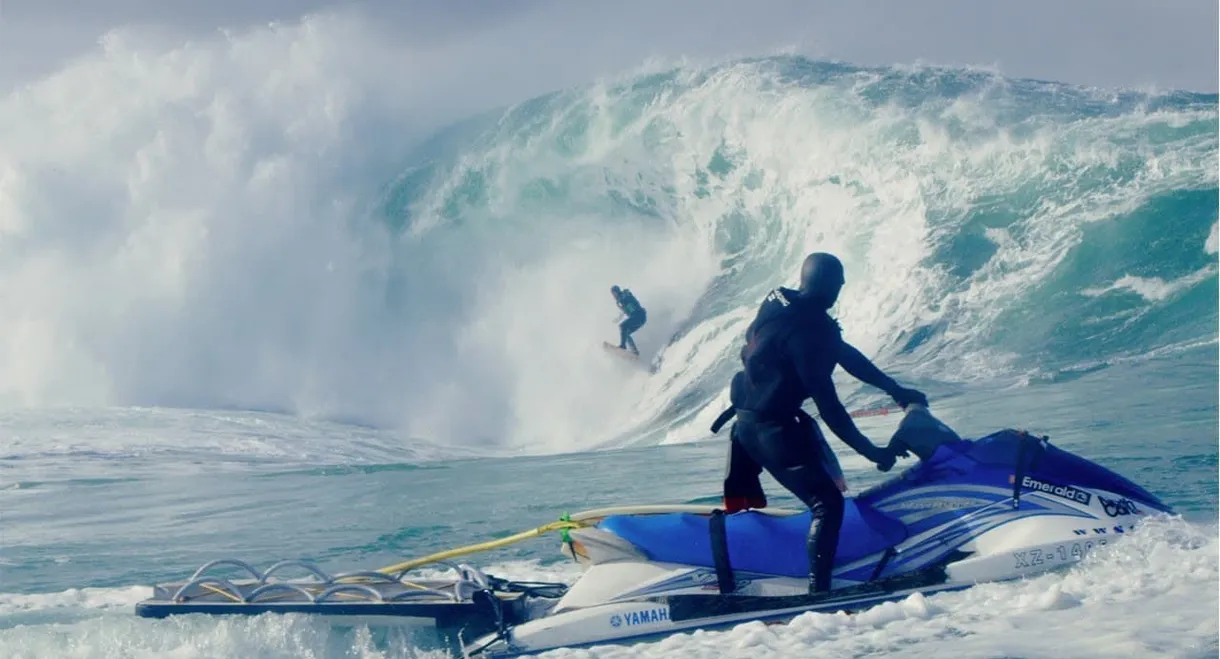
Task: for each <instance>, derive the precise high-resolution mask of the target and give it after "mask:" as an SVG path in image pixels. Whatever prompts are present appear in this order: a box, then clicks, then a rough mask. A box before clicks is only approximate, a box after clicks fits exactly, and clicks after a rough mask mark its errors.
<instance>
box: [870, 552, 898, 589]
mask: <svg viewBox="0 0 1220 659" xmlns="http://www.w3.org/2000/svg"><path fill="white" fill-rule="evenodd" d="M897 555H898V552H897V551H895V550H894V548H893V547H887V548H886V549H885V554H883V555H882V556H881V560H879V561H877V567H876V569H874V570H873V576H871V577H869V578H868V580H869V581H876V580H877V577H879V576H881V573H882V572H884V571H885V566H887V565H889V564H890V561H891V560H893V558H894V557H895V556H897Z"/></svg>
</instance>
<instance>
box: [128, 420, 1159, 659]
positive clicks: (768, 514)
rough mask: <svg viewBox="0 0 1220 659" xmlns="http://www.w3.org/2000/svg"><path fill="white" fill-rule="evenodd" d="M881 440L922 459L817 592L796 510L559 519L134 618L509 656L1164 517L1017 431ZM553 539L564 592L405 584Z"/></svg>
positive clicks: (994, 577) (843, 539)
mask: <svg viewBox="0 0 1220 659" xmlns="http://www.w3.org/2000/svg"><path fill="white" fill-rule="evenodd" d="M890 444H891V447H894V448H904V449H907V450H909V451H910V452H911V453H913V454H914V455H916V456H917V457H918V458H919V462H918V463H916V464H915V465H914V466H912V467H910V468H908V469H907V470H906V471H905V472H903V473H902V474H901V475H898V476H895V477H894V478H891V479H889V480H888V481H886V482H884V483H881V484H879V485H877V486H875V487H873V488H871V489H869V490H867V491H865V492H863V493H861V494H859V495H857V496H855V497H851V498H849V499H847V507H846V514H845V518H844V522H843V529H842V532H841V534H840V541H839V548H838V554H837V556H836V559H835V565H836V567H835V570H834V583H833V586H834V587H833V589H832V590H831V591H829V592H826V593H820V594H817V595H810V594H808V593H807V588H808V582H809V576H808V559H807V554H806V536H807V534H808V530H809V521H810V519H809V518H810V513H809V512H808V511H792V510H772V509H763V510H750V511H744V512H738V513H734V514H728V515H726V514H723V513H722V512H721V511H719V510H716V509H713V508H712V507H710V506H647V507H642V508H634V509H610V510H602V511H590V512H587V513H581V514H577V515H572V516H571V517H570V518H565V519H564V520H562V521H561V522H557V523H555V524H551V525H547V526H546V527H540V528H539V529H534V530H532V531H526V532H523V533H521V534H518V535H517V536H513V537H511V538H504V539H500V540H496V541H492V542H489V543H484V544H482V545H476V546H474V547H471V548H465V549H462V550H454V551H450V552H444V553H442V554H439V555H434V556H433V557H425V558H424V559H418V560H416V561H409V562H407V563H402V564H399V565H398V566H391V567H390V568H383V569H382V570H380V571H378V572H376V573H362V574H357V575H350V576H347V577H343V578H338V577H326V575H325V574H324V573H321V572H320V571H318V572H317V573H315V574H321V575H322V577H325V578H326V579H327V580H328V581H324V582H323V583H318V581H319V579H321V577H318V578H315V579H314V580H313V582H309V583H305V584H301V583H296V584H292V583H289V584H278V583H276V584H273V583H270V582H269V581H268V580H267V579H266V578H265V577H264V578H262V579H261V580H258V579H256V580H254V581H252V582H247V583H244V584H239V583H233V582H229V581H225V580H223V579H207V578H204V579H203V581H204V582H205V583H203V584H202V586H206V588H204V587H201V586H200V584H199V583H198V582H199V581H200V578H199V577H200V575H199V574H196V578H195V579H193V580H191V581H188V582H187V583H183V584H170V585H166V586H158V587H157V589H156V592H155V594H154V597H153V598H152V599H150V600H146V601H144V602H141V603H140V604H139V605H137V613H138V614H139V615H142V616H145V617H164V616H167V615H173V614H176V613H189V612H193V613H200V612H206V613H239V614H257V613H264V612H274V611H281V612H294V613H314V614H319V615H329V616H334V617H339V618H344V617H348V616H359V618H360V619H361V620H366V619H369V618H370V617H378V618H381V619H383V620H384V619H385V618H387V617H388V618H395V617H398V618H401V619H404V620H405V619H408V618H410V619H414V620H419V619H425V620H430V621H433V622H435V624H436V625H437V626H438V628H443V629H444V630H448V631H449V632H451V634H450V638H451V639H454V642H455V643H456V644H458V645H459V646H460V647H461V649H462V651H463V652H464V654H466V656H471V657H474V656H478V657H510V656H518V655H522V654H532V653H536V652H541V651H545V650H549V649H554V648H560V647H568V648H571V647H581V646H589V645H596V644H603V643H626V642H634V641H639V640H646V639H651V638H656V637H660V636H664V635H668V634H673V633H676V632H682V631H689V630H694V629H708V628H715V627H723V626H729V625H735V624H738V623H742V622H747V621H753V620H764V621H783V620H787V619H790V618H792V617H795V616H797V615H799V614H801V613H804V612H808V611H816V612H835V611H857V610H861V609H865V608H868V607H870V606H873V605H875V604H879V603H882V602H885V601H892V600H899V599H903V598H906V597H908V596H909V595H911V594H914V593H924V594H931V593H937V592H944V591H950V590H959V589H963V588H968V587H970V586H973V585H975V584H977V583H982V582H992V581H1004V580H1009V579H1015V578H1020V577H1025V576H1030V575H1035V574H1038V573H1042V572H1046V571H1049V570H1054V569H1059V568H1064V567H1067V566H1071V565H1073V564H1075V563H1076V562H1078V561H1079V560H1080V559H1081V558H1083V557H1084V555H1085V554H1087V553H1088V552H1089V550H1091V549H1093V548H1094V547H1097V546H1099V545H1104V544H1107V543H1108V542H1112V541H1114V540H1115V539H1116V538H1117V537H1119V536H1121V535H1122V534H1124V533H1125V532H1127V531H1129V530H1130V529H1131V528H1132V526H1133V525H1134V524H1135V523H1137V522H1138V521H1139V520H1140V519H1141V517H1143V516H1145V515H1148V514H1153V513H1165V514H1172V510H1170V508H1169V507H1168V506H1166V505H1165V504H1164V503H1162V502H1161V501H1160V500H1159V499H1158V498H1157V497H1156V496H1154V495H1152V494H1151V493H1149V492H1147V491H1146V490H1144V489H1143V488H1141V487H1140V486H1138V485H1136V484H1134V483H1132V482H1131V481H1129V480H1127V479H1125V478H1123V477H1122V476H1119V475H1118V474H1115V473H1114V472H1112V471H1110V470H1108V469H1106V468H1104V467H1101V466H1099V465H1097V464H1095V463H1093V462H1090V461H1088V460H1086V459H1084V458H1081V457H1078V456H1076V455H1074V454H1072V453H1069V452H1067V451H1064V450H1063V449H1060V448H1058V447H1056V446H1052V445H1051V444H1050V443H1049V441H1048V440H1047V439H1046V438H1039V437H1034V436H1032V435H1029V434H1027V433H1025V432H1019V431H1015V430H1002V431H999V432H995V433H993V434H991V435H988V436H986V437H982V438H979V439H975V440H969V439H962V438H960V437H959V436H958V435H957V434H956V433H955V432H954V431H953V430H951V429H950V428H948V427H947V426H945V425H944V424H943V423H941V422H940V421H938V420H936V419H935V418H934V417H933V416H932V415H931V414H930V413H929V412H928V411H927V410H926V409H924V408H922V407H918V406H911V407H910V408H908V410H907V412H906V415H905V417H904V418H903V421H902V423H901V424H900V425H899V427H898V430H897V431H896V432H895V434H894V436H893V437H892V438H891V440H890ZM551 530H562V531H564V532H565V534H566V535H565V538H564V543H563V545H562V550H563V551H564V553H566V554H568V555H569V556H572V557H573V558H575V559H577V560H579V561H580V562H581V563H582V565H583V566H584V568H585V569H584V571H583V573H582V575H581V576H580V578H579V579H578V580H577V581H576V582H575V583H574V584H572V585H571V586H570V587H568V586H565V585H563V584H521V583H515V582H510V581H506V580H503V579H498V578H496V577H491V576H488V575H485V574H483V573H482V572H480V571H478V570H477V569H475V568H471V567H469V566H464V565H463V566H458V567H457V569H458V575H459V576H458V578H456V579H454V580H452V581H451V582H447V583H440V582H435V581H434V582H429V583H427V584H426V588H423V587H421V586H422V585H423V584H419V583H413V582H410V581H407V578H406V576H405V575H406V573H407V571H408V570H409V569H411V568H415V567H418V566H420V565H424V564H430V563H436V562H438V561H440V560H441V559H448V558H451V557H453V556H454V555H457V554H460V553H472V552H473V551H478V550H484V549H489V548H494V547H497V546H503V545H504V544H507V543H509V542H514V541H517V540H520V539H524V538H526V537H536V536H537V535H539V534H541V533H542V532H545V531H551ZM251 572H252V573H253V574H255V575H256V576H259V574H258V573H257V571H254V570H252V569H251ZM378 575H379V576H378ZM374 576H376V578H373V577H374ZM192 582H195V583H194V585H192ZM404 584H406V585H404ZM260 589H262V590H261V591H260ZM322 593H328V594H326V595H324V596H323V595H322ZM272 594H274V595H275V597H274V598H269V597H266V595H272ZM258 595H263V597H261V598H260V597H259V596H258ZM339 595H342V596H343V597H342V598H340V597H338V596H339ZM353 598H355V599H353Z"/></svg>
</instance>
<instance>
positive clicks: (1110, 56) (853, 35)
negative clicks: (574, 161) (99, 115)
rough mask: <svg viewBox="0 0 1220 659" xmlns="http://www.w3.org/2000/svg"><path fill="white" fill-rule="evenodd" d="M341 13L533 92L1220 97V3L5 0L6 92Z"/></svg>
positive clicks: (0, 64) (0, 50) (1, 47)
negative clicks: (694, 80)
mask: <svg viewBox="0 0 1220 659" xmlns="http://www.w3.org/2000/svg"><path fill="white" fill-rule="evenodd" d="M336 8H341V9H345V10H349V11H353V10H354V11H361V12H363V13H365V14H366V15H369V16H373V17H375V18H376V19H377V24H378V25H380V26H385V27H390V28H391V29H393V30H394V32H395V34H396V38H400V39H402V40H404V41H407V42H410V43H412V44H413V45H416V46H419V47H426V46H428V45H431V44H436V45H438V46H440V45H443V46H445V47H446V49H447V51H448V52H462V49H465V48H467V47H469V49H470V51H471V52H472V55H471V57H470V64H469V66H470V67H473V68H471V70H472V71H474V70H475V69H477V68H478V67H479V66H480V64H478V62H480V61H484V62H486V66H492V64H493V62H490V61H488V59H489V57H488V55H487V54H488V53H494V54H495V55H493V56H492V59H495V60H496V61H495V62H494V64H495V66H499V67H509V66H520V67H523V68H528V69H530V70H531V72H532V73H533V74H534V75H533V76H532V78H531V80H530V83H531V84H530V86H531V87H535V88H536V89H531V90H529V91H530V92H531V93H533V92H537V91H540V90H545V89H549V88H554V87H558V86H566V85H571V84H578V83H580V82H584V81H586V80H588V79H590V78H592V77H594V76H596V75H599V74H606V73H612V72H614V71H617V70H622V69H625V68H629V67H633V66H635V65H638V64H639V63H641V62H642V61H644V60H645V59H647V58H649V57H650V56H662V57H664V56H679V55H689V56H694V57H723V56H735V55H760V54H768V53H770V52H774V51H776V50H779V49H783V48H788V49H792V50H795V51H797V52H801V53H805V54H809V55H812V56H819V57H828V58H835V59H840V60H846V61H849V62H853V63H857V64H864V65H876V64H894V63H914V62H919V61H922V62H928V63H933V64H971V65H979V66H986V67H994V68H998V69H999V70H1000V71H1001V72H1003V73H1005V74H1007V75H1012V76H1018V77H1034V78H1041V79H1050V80H1060V81H1065V82H1074V83H1081V84H1087V85H1095V86H1105V87H1109V86H1129V87H1154V88H1157V89H1166V88H1179V89H1181V88H1184V89H1190V90H1194V91H1205V92H1215V91H1216V90H1217V77H1218V73H1217V57H1218V46H1217V31H1218V30H1220V19H1218V16H1217V2H1216V0H1022V1H1020V2H1005V1H1001V0H889V1H885V2H882V1H880V0H836V1H834V2H826V1H823V0H733V1H729V0H698V1H696V0H609V1H600V2H594V1H592V0H562V1H560V0H482V1H475V0H363V1H361V2H353V1H348V2H342V1H336V0H0V89H3V90H6V91H7V90H8V89H11V87H12V85H14V84H18V83H22V82H29V81H32V80H36V79H37V78H39V77H42V76H45V75H47V74H49V73H50V72H53V71H54V70H55V69H57V68H58V67H61V66H63V65H64V62H65V60H66V59H67V58H70V57H74V56H79V55H82V54H85V53H87V52H88V51H89V50H90V49H92V48H96V43H97V39H98V37H99V36H100V35H102V34H103V33H105V32H106V31H108V30H111V29H114V28H119V27H123V26H132V25H143V26H149V25H155V26H161V27H164V28H166V29H168V30H171V31H172V33H173V34H175V35H180V36H182V37H193V38H196V39H198V38H207V35H209V34H215V32H216V30H217V29H218V28H221V27H228V28H242V27H248V26H254V25H258V24H265V23H267V22H268V21H272V20H292V19H296V18H299V17H300V16H302V15H303V14H305V13H307V12H315V11H321V10H326V9H336ZM455 48H456V49H457V50H456V51H455ZM476 54H477V56H476ZM489 71H490V69H489ZM525 91H526V90H522V93H524V92H525ZM507 100H514V99H507Z"/></svg>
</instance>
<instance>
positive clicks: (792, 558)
mask: <svg viewBox="0 0 1220 659" xmlns="http://www.w3.org/2000/svg"><path fill="white" fill-rule="evenodd" d="M845 504H846V505H845V506H844V511H843V512H844V515H843V530H842V532H841V533H840V534H839V549H838V553H837V554H836V556H835V564H836V565H843V564H846V563H850V562H852V561H855V560H857V559H860V558H863V557H865V556H869V555H871V554H875V553H878V552H882V551H885V550H886V549H887V548H889V547H892V546H894V545H896V544H898V543H900V542H902V541H903V540H905V539H906V538H907V529H906V527H905V526H904V525H903V524H902V522H899V521H898V520H896V519H894V518H892V517H889V516H886V515H885V514H883V513H880V512H878V511H876V510H874V509H873V508H871V507H870V506H868V505H867V504H858V503H857V502H856V501H855V499H851V498H849V499H847V500H846V502H845ZM812 515H813V513H810V512H808V511H806V512H804V513H801V514H799V515H789V516H785V517H777V516H773V515H767V514H764V513H760V512H756V511H752V510H746V511H742V512H738V513H733V514H732V515H725V517H724V520H725V536H726V538H727V541H728V549H729V562H730V564H731V565H732V566H733V569H734V570H735V571H738V572H757V573H761V574H772V575H783V576H788V577H798V578H806V577H808V576H809V554H808V550H807V549H806V538H807V537H808V535H809V522H810V519H811V517H812ZM710 519H711V518H710V517H707V516H704V515H696V514H692V513H667V514H663V515H614V516H610V517H607V518H606V519H604V520H602V522H601V523H600V524H598V528H601V529H604V530H606V531H610V532H612V533H614V534H616V535H618V536H619V537H620V538H623V539H624V540H627V541H628V542H630V543H632V544H634V545H635V546H636V547H638V548H640V549H641V550H642V551H643V552H644V553H646V554H647V555H648V558H649V559H651V560H653V561H657V562H660V563H677V564H682V565H697V566H700V567H715V562H714V559H713V557H712V541H711V532H710V529H709V526H708V525H709V523H710Z"/></svg>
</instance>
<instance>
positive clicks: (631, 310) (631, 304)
mask: <svg viewBox="0 0 1220 659" xmlns="http://www.w3.org/2000/svg"><path fill="white" fill-rule="evenodd" d="M617 301H618V308H619V309H620V310H622V312H623V313H625V314H627V317H626V318H624V319H623V321H622V322H621V323H619V325H618V330H619V340H618V347H619V348H622V349H624V350H630V351H631V352H633V353H635V354H637V355H638V354H640V351H639V349H638V348H636V347H635V340H634V339H632V338H631V335H632V333H634V332H635V331H636V330H638V329H640V328H641V327H643V326H644V323H646V322H648V312H647V311H645V310H644V306H643V305H641V304H640V301H639V300H637V299H635V295H632V293H631V291H630V290H629V289H626V288H624V289H623V290H622V291H621V292H619V294H618V296H617Z"/></svg>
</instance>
